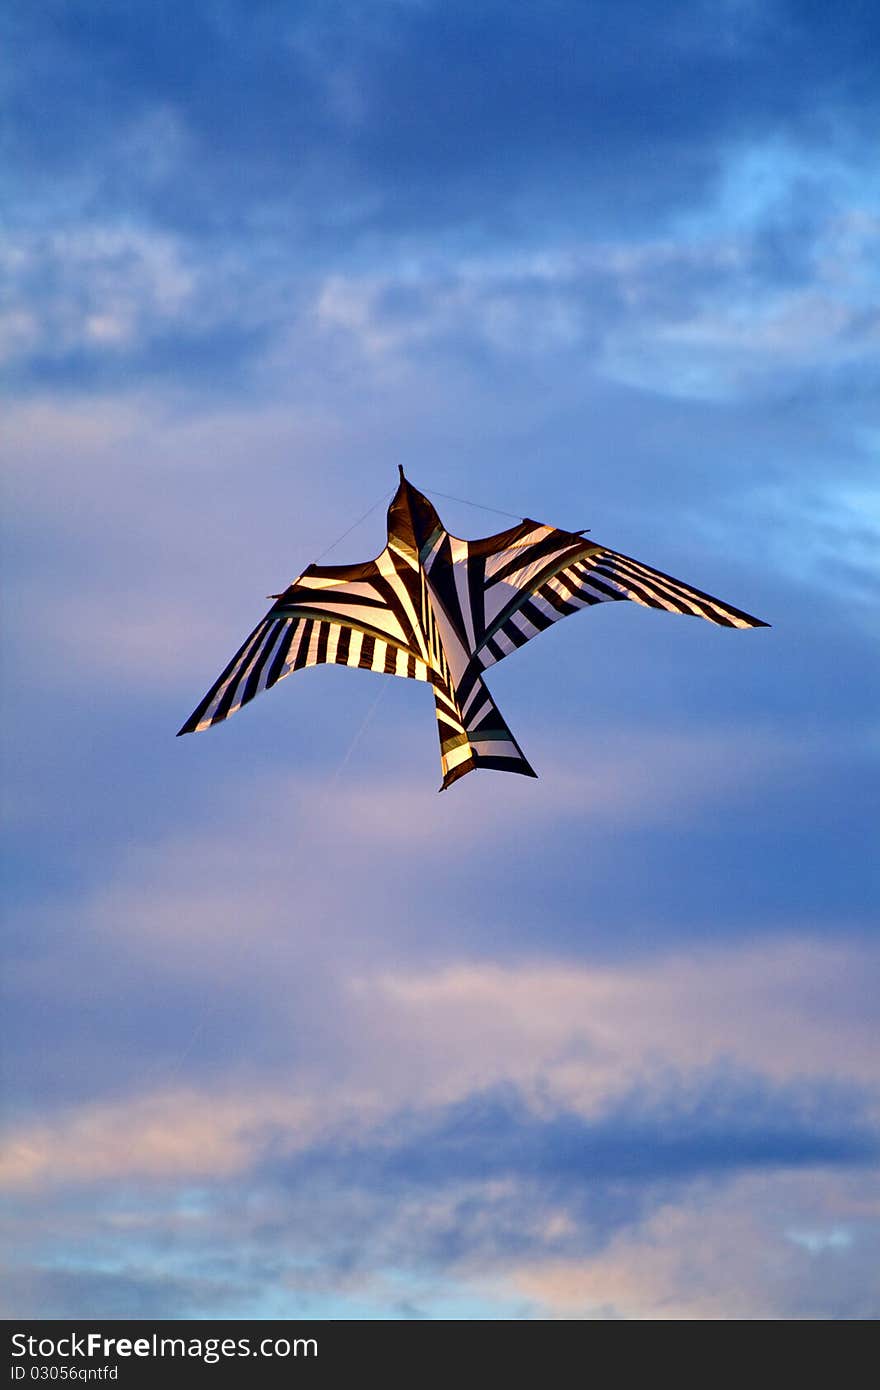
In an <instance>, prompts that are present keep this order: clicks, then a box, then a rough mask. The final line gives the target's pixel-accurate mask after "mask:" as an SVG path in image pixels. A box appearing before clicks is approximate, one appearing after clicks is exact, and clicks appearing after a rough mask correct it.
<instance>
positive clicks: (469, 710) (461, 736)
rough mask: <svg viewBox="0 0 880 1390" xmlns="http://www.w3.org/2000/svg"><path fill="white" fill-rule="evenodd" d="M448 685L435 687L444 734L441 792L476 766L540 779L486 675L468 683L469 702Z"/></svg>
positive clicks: (441, 734)
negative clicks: (500, 707) (515, 735)
mask: <svg viewBox="0 0 880 1390" xmlns="http://www.w3.org/2000/svg"><path fill="white" fill-rule="evenodd" d="M462 685H464V682H462V683H461V685H460V686H459V691H458V692H455V693H454V694H453V693H452V692H451V691H450V690H449V688H448V687H446V686H441V685H440V684H437V685H435V686H434V703H435V706H436V711H437V727H438V729H439V733H440V765H441V767H442V770H443V785H442V787H441V788H440V790H441V791H445V790H446V788H447V787H451V786H452V783H453V782H457V781H458V779H459V777H464V776H466V774H467V773H468V772H473V770H474V768H476V767H485V768H492V769H493V770H494V771H496V772H518V773H520V774H522V776H524V777H537V775H538V774H537V773H536V772H535V771H534V769H533V768H532V767H531V766H530V764H529V762H528V760H527V759H526V757H525V755H524V754H523V751H522V749H521V748H520V746H519V744H518V743H517V741H516V739H515V738H514V736H513V734H512V733H511V732H510V729H509V728H508V726H507V724H506V722H505V720H504V717H503V715H502V713H501V711H500V710H499V708H498V706H497V705H496V703H495V701H494V700H493V698H492V696H491V695H490V693H489V691H488V689H487V687H486V684H485V682H484V680H483V678H482V676H479V675H476V678H475V679H474V680H473V682H472V683H471V682H468V686H469V689H468V694H467V698H466V699H461V698H460V694H459V692H460V691H461V686H462Z"/></svg>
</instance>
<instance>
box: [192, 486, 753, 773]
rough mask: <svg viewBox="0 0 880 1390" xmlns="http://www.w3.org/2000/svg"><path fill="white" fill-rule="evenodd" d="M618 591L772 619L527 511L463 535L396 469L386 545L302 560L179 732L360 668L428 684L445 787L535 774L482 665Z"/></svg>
mask: <svg viewBox="0 0 880 1390" xmlns="http://www.w3.org/2000/svg"><path fill="white" fill-rule="evenodd" d="M624 599H629V600H631V601H632V602H634V603H638V604H642V605H643V606H645V607H648V608H661V609H665V610H666V611H667V612H671V613H686V614H691V615H693V616H696V617H700V618H706V619H707V620H708V621H709V622H712V623H717V624H720V625H721V626H723V627H735V628H749V627H766V626H767V624H766V623H763V622H761V621H760V619H758V618H753V617H751V616H750V615H749V614H748V613H743V612H741V611H740V610H739V609H738V608H733V607H731V606H730V604H726V603H723V602H722V601H721V600H720V599H716V598H713V597H712V596H711V595H710V594H705V593H703V592H702V591H701V590H699V589H695V588H693V587H692V586H690V585H687V584H683V583H682V582H681V580H678V579H673V578H672V577H671V576H670V575H668V574H664V573H663V572H662V571H660V570H655V569H651V568H650V567H649V566H648V565H644V564H642V563H641V562H640V561H638V560H633V559H632V558H631V557H630V556H628V555H622V554H619V553H618V552H617V551H614V550H609V549H607V548H606V547H604V546H600V545H597V544H595V543H594V542H593V541H588V540H586V539H585V538H584V536H583V534H582V533H581V532H570V531H561V530H558V529H557V528H555V527H552V526H545V525H542V524H541V523H540V522H536V521H529V520H525V521H523V522H521V523H519V524H518V525H516V526H513V527H510V528H509V529H508V530H506V531H502V532H499V533H498V534H497V535H495V536H487V537H485V538H484V539H482V540H476V541H465V540H461V539H459V538H458V537H456V536H452V535H450V534H449V532H448V531H446V530H445V528H444V527H443V524H442V522H441V521H440V518H439V517H438V516H437V513H436V512H435V511H434V508H433V506H432V505H431V503H430V502H429V501H428V499H427V498H426V497H425V496H424V495H423V494H422V493H420V492H418V491H417V490H416V489H415V488H413V487H412V486H411V485H410V484H409V483H407V481H406V480H405V478H404V477H403V470H401V483H400V487H399V488H398V490H397V493H396V494H395V497H394V500H393V501H392V503H391V507H390V508H389V512H388V545H387V547H386V548H385V550H383V551H382V554H381V555H379V556H378V557H377V558H376V559H375V560H370V561H367V562H366V563H365V564H362V565H337V566H333V565H330V566H318V565H310V566H309V568H308V569H307V570H306V571H305V572H304V573H303V574H302V575H300V577H299V579H297V580H295V581H294V582H293V583H292V584H291V585H290V586H289V587H288V588H287V589H286V590H285V591H284V593H283V594H279V595H277V598H276V602H275V604H274V605H273V606H272V608H270V610H269V612H268V613H267V614H266V616H265V618H263V620H262V622H261V623H259V625H258V626H257V627H256V628H255V629H254V631H253V632H252V633H251V635H250V636H249V637H248V638H247V640H246V641H245V642H244V644H243V645H242V646H241V647H240V648H239V650H238V651H237V652H236V654H235V656H234V657H233V658H232V660H231V661H230V663H229V665H228V666H227V667H226V669H225V671H224V672H223V673H222V675H221V676H220V677H219V678H218V680H217V681H215V683H214V685H213V686H212V687H211V689H210V690H209V691H208V693H207V695H206V696H205V697H204V699H203V700H202V701H201V703H200V704H199V705H198V706H197V707H196V709H195V710H194V711H193V713H192V714H191V715H190V717H189V719H188V720H187V721H186V723H185V724H184V726H183V728H182V729H181V730H180V733H181V734H186V733H193V732H195V731H196V730H199V729H207V728H210V727H211V726H212V725H214V724H220V723H222V722H223V720H225V719H228V717H229V716H230V715H231V714H234V713H235V711H236V710H238V709H241V707H242V706H243V705H246V704H248V703H249V701H251V700H252V699H253V698H254V696H255V695H258V694H259V693H260V692H261V691H262V690H268V689H269V688H270V687H271V686H273V685H275V684H276V682H277V681H279V680H281V679H283V677H284V676H287V675H289V674H290V673H291V671H297V670H301V669H302V668H303V667H306V666H317V665H321V664H325V663H326V664H335V665H338V666H356V667H359V668H361V669H365V670H370V671H377V672H380V673H382V674H385V675H392V676H401V677H403V678H404V679H407V680H418V681H425V682H427V683H429V684H431V685H432V686H433V688H434V703H435V712H436V716H437V727H438V731H439V735H440V760H441V766H442V771H443V786H444V787H447V786H449V785H450V784H451V783H452V782H454V781H457V780H458V778H460V777H463V776H464V775H465V774H466V773H468V772H471V771H472V770H473V769H474V768H477V767H484V768H491V769H494V770H498V771H506V772H518V773H522V774H524V775H526V776H529V777H534V776H535V773H534V771H533V770H532V768H531V767H530V766H529V763H528V762H527V760H526V758H525V757H524V755H523V752H522V749H521V748H520V747H519V744H518V743H517V741H516V739H515V738H514V737H513V734H512V733H511V732H510V729H509V728H508V727H507V724H506V723H505V721H504V719H503V718H502V716H501V714H500V712H499V710H498V707H497V705H496V704H495V702H494V700H493V698H492V696H491V695H490V693H489V691H488V689H487V688H486V684H485V682H484V680H483V672H484V671H485V670H486V669H487V668H488V667H489V666H492V665H494V664H495V663H496V662H498V661H501V660H503V658H504V657H505V656H509V655H510V653H511V652H512V651H516V649H517V648H518V647H521V646H523V645H524V643H526V642H528V641H530V639H531V638H532V637H535V636H537V634H538V633H539V632H543V631H544V629H545V628H547V627H549V626H550V625H551V624H552V623H555V622H557V621H558V620H559V619H560V618H565V617H567V616H569V614H572V613H577V612H579V611H580V610H581V609H582V608H589V607H591V606H592V605H593V604H596V603H606V602H609V601H621V600H624Z"/></svg>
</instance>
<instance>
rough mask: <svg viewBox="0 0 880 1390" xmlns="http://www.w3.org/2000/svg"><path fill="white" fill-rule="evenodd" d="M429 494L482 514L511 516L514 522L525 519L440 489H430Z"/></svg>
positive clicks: (516, 513) (514, 513) (515, 513)
mask: <svg viewBox="0 0 880 1390" xmlns="http://www.w3.org/2000/svg"><path fill="white" fill-rule="evenodd" d="M427 491H428V492H432V493H433V494H434V496H435V497H445V498H446V499H447V500H448V501H449V502H463V503H464V505H465V506H466V507H476V508H477V510H478V511H481V512H495V514H496V515H497V516H510V517H512V518H513V520H514V521H522V520H523V518H522V516H521V515H520V514H519V513H518V512H506V511H504V509H503V508H502V507H487V506H486V505H485V503H484V502H472V501H471V499H470V498H469V497H456V496H454V494H453V493H451V492H441V491H440V489H439V488H436V487H430V486H429V487H428V488H427Z"/></svg>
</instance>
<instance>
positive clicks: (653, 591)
mask: <svg viewBox="0 0 880 1390" xmlns="http://www.w3.org/2000/svg"><path fill="white" fill-rule="evenodd" d="M557 534H561V535H563V536H564V535H566V534H567V533H564V532H563V533H557ZM511 563H514V562H509V563H508V565H507V566H505V567H504V568H503V569H502V570H501V571H500V572H499V573H500V578H499V577H494V576H492V575H490V574H487V578H486V598H485V600H484V601H485V603H486V605H487V607H488V604H489V602H490V595H491V594H492V589H493V586H497V587H498V588H500V589H502V590H503V592H504V598H505V600H506V601H505V602H503V603H501V605H500V606H499V604H498V599H495V600H494V602H493V606H495V607H497V612H496V614H495V617H494V619H493V620H492V622H491V623H489V624H487V627H486V629H485V633H484V635H483V638H482V641H481V642H480V644H479V647H478V648H477V653H476V654H477V658H478V660H479V663H480V665H481V667H482V668H483V669H484V670H485V669H486V668H487V667H488V666H492V665H493V664H494V663H495V662H497V661H501V660H502V659H503V658H504V657H505V656H508V655H509V654H510V653H511V652H512V651H515V650H516V648H517V647H521V646H523V644H524V643H525V642H528V641H529V639H530V638H532V637H536V636H537V634H538V633H539V632H543V631H544V629H545V628H547V627H550V625H551V624H552V623H555V622H558V621H559V619H560V618H565V617H568V615H569V614H571V613H577V612H579V611H580V609H582V608H589V607H592V605H593V604H596V603H607V602H614V601H617V602H619V601H621V600H624V599H630V600H632V602H633V603H638V604H641V605H642V606H643V607H645V608H661V609H665V610H666V611H667V612H669V613H685V614H689V615H692V616H694V617H698V618H706V619H707V620H708V621H709V622H711V623H718V624H719V625H721V626H722V627H735V628H750V627H767V626H768V624H767V623H765V622H763V621H762V620H761V619H760V618H754V617H752V616H751V614H749V613H744V612H742V611H741V609H739V608H734V607H733V606H732V605H731V604H729V603H724V602H723V601H722V600H721V599H718V598H714V597H713V596H712V595H711V594H706V593H703V591H702V590H701V589H695V588H694V587H693V586H692V585H690V584H684V583H682V581H681V580H680V579H673V578H672V576H671V575H668V574H664V573H663V572H662V570H655V569H652V568H651V567H650V566H649V565H645V564H642V562H641V561H640V560H634V559H632V558H631V557H630V556H629V555H622V554H620V552H619V551H616V550H609V549H607V548H606V547H605V546H600V545H597V544H595V543H593V542H589V543H588V542H587V541H583V542H582V546H581V548H580V550H579V551H576V552H575V553H574V555H572V554H571V552H569V555H567V556H563V558H562V563H561V564H560V565H559V566H558V567H551V571H550V572H548V571H547V569H544V570H543V571H541V572H539V573H537V574H536V573H535V572H534V567H533V566H530V565H528V564H524V565H523V566H522V567H521V568H519V569H512V568H511V567H510V565H511ZM511 590H513V591H515V592H511Z"/></svg>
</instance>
